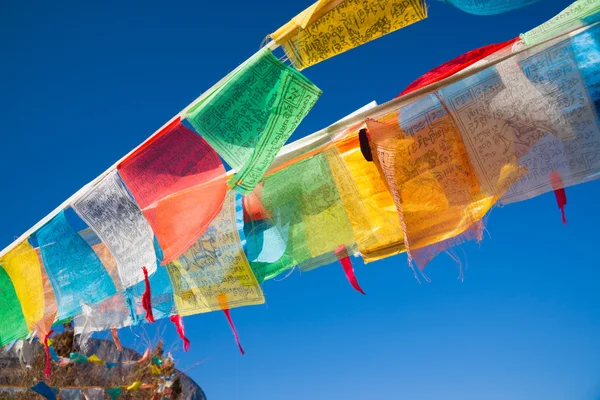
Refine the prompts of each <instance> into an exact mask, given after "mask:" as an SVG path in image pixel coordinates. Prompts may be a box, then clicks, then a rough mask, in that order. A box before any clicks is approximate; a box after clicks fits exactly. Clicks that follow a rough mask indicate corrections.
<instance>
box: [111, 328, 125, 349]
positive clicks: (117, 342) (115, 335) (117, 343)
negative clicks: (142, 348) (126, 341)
mask: <svg viewBox="0 0 600 400" xmlns="http://www.w3.org/2000/svg"><path fill="white" fill-rule="evenodd" d="M110 334H111V335H112V338H113V342H115V346H117V350H119V351H122V350H123V346H121V340H120V339H119V334H118V332H117V328H110Z"/></svg>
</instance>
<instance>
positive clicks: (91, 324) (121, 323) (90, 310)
mask: <svg viewBox="0 0 600 400" xmlns="http://www.w3.org/2000/svg"><path fill="white" fill-rule="evenodd" d="M131 324H132V321H131V317H130V314H129V308H128V307H127V302H126V301H125V297H124V296H123V294H122V293H118V294H116V295H114V296H111V297H109V298H108V299H106V300H104V301H102V302H100V303H98V304H94V305H92V306H88V305H85V304H83V305H82V306H81V313H79V314H77V315H76V316H75V317H74V318H73V325H74V332H75V335H89V334H90V333H91V332H100V331H106V330H109V329H111V328H123V327H125V326H130V325H131Z"/></svg>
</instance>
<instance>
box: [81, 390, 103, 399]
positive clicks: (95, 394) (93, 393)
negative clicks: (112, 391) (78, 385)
mask: <svg viewBox="0 0 600 400" xmlns="http://www.w3.org/2000/svg"><path fill="white" fill-rule="evenodd" d="M83 394H84V396H85V399H86V400H104V389H102V388H89V389H85V390H84V391H83Z"/></svg>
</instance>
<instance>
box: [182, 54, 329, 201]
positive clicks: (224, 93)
mask: <svg viewBox="0 0 600 400" xmlns="http://www.w3.org/2000/svg"><path fill="white" fill-rule="evenodd" d="M320 95H321V90H320V89H319V88H317V87H316V86H315V85H314V84H313V83H312V82H310V81H309V80H308V79H307V78H305V77H304V76H303V75H302V74H301V73H299V72H298V71H296V70H294V68H292V67H290V66H288V65H286V64H284V63H282V62H281V61H279V59H278V58H277V57H275V56H274V55H273V53H271V51H270V50H269V49H268V48H264V49H262V50H261V51H259V52H258V53H256V54H255V55H254V56H253V57H252V58H251V59H249V60H248V61H247V62H246V63H245V64H243V66H242V67H241V68H240V70H239V71H237V72H236V73H234V74H233V76H231V77H230V78H229V79H228V80H227V81H226V82H225V83H224V84H223V85H221V86H220V87H219V88H217V89H216V90H215V91H213V92H212V93H211V94H210V95H209V96H208V97H207V98H206V99H203V100H201V101H200V102H199V103H198V104H196V105H194V106H193V107H192V108H191V109H190V110H189V111H188V117H189V120H190V122H191V124H192V125H193V126H194V128H195V129H196V130H197V131H198V133H200V135H202V137H204V138H205V139H206V141H208V142H209V143H210V144H211V145H212V147H213V148H214V149H215V150H216V151H217V152H218V153H219V154H220V155H221V157H223V159H224V160H225V161H226V162H227V163H228V164H229V165H230V166H231V167H232V168H233V169H234V170H235V171H236V174H235V175H234V177H233V178H232V182H233V183H235V186H236V188H237V189H238V191H240V192H241V193H250V192H251V191H252V189H254V187H255V186H256V185H257V184H258V182H259V181H260V179H261V178H262V176H263V174H264V173H265V171H266V170H267V168H268V167H269V165H270V164H271V162H272V161H273V159H274V158H275V156H276V155H277V153H278V152H279V150H280V149H281V147H283V145H284V143H285V142H286V140H287V139H288V138H289V137H290V135H291V134H292V133H293V132H294V130H295V129H296V127H297V126H298V125H299V124H300V122H301V121H302V119H304V117H305V116H306V115H307V114H308V112H309V111H310V110H311V108H312V107H313V105H314V104H315V103H316V101H317V99H318V98H319V96H320Z"/></svg>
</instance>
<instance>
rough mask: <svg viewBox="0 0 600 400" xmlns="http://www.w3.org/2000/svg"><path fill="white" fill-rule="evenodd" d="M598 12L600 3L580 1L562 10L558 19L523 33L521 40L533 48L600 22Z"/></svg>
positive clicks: (588, 0)
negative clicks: (561, 34)
mask: <svg viewBox="0 0 600 400" xmlns="http://www.w3.org/2000/svg"><path fill="white" fill-rule="evenodd" d="M598 12H600V1H598V0H578V1H576V2H574V3H573V4H571V5H570V6H569V7H567V8H565V9H564V10H562V11H561V12H560V14H558V15H557V16H556V17H554V18H552V19H550V20H548V21H546V22H544V23H543V24H541V25H539V26H537V27H535V28H533V29H532V30H530V31H528V32H525V33H523V34H522V35H521V40H522V41H523V42H524V43H525V44H526V45H527V46H533V45H534V44H536V43H540V42H543V41H544V40H548V39H551V38H552V37H554V36H557V35H558V34H560V33H562V32H568V31H570V30H572V29H575V28H578V27H582V26H584V25H589V24H592V23H594V22H598V20H600V14H598Z"/></svg>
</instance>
